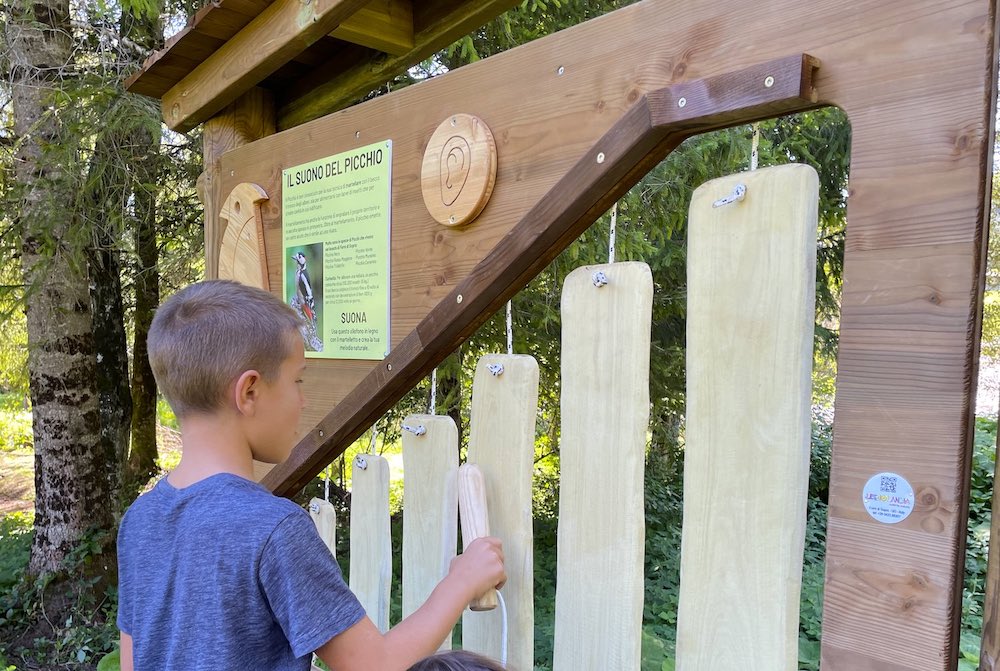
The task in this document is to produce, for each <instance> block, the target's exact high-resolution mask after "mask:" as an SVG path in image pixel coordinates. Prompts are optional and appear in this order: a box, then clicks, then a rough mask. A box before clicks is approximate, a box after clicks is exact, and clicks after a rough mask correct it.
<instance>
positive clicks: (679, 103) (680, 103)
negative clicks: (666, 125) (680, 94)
mask: <svg viewBox="0 0 1000 671" xmlns="http://www.w3.org/2000/svg"><path fill="white" fill-rule="evenodd" d="M687 104H688V99H687V98H681V99H680V100H678V101H677V106H678V107H684V106H685V105H687Z"/></svg>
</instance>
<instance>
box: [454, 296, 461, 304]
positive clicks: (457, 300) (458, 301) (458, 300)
mask: <svg viewBox="0 0 1000 671" xmlns="http://www.w3.org/2000/svg"><path fill="white" fill-rule="evenodd" d="M455 302H456V303H461V302H462V294H459V295H457V296H455Z"/></svg>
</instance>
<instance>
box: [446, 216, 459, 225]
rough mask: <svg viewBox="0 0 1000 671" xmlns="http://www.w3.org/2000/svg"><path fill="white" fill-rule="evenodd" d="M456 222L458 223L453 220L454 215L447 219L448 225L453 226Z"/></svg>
mask: <svg viewBox="0 0 1000 671" xmlns="http://www.w3.org/2000/svg"><path fill="white" fill-rule="evenodd" d="M456 221H458V220H457V219H455V215H454V214H453V215H451V216H450V217H448V223H449V224H454V223H455V222H456Z"/></svg>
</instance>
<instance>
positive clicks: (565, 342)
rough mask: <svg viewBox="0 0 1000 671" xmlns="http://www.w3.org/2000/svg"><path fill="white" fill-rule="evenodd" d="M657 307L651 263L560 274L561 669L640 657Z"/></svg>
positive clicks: (601, 669) (629, 665)
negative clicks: (646, 474) (652, 343)
mask: <svg viewBox="0 0 1000 671" xmlns="http://www.w3.org/2000/svg"><path fill="white" fill-rule="evenodd" d="M652 309H653V279H652V274H651V273H650V271H649V266H647V265H646V264H644V263H617V264H610V265H602V266H585V267H582V268H577V269H576V270H574V271H573V272H572V273H570V274H569V276H568V277H567V278H566V282H565V285H564V286H563V295H562V329H563V330H562V384H561V391H562V400H561V406H560V407H561V413H562V425H561V426H562V429H561V430H562V440H561V442H560V447H559V454H560V464H561V466H560V476H559V477H560V484H559V533H558V557H557V568H556V623H555V646H554V659H553V667H552V668H553V671H588V670H590V671H605V670H606V669H622V670H629V671H631V670H635V669H638V668H639V661H640V640H641V631H642V600H643V568H642V561H643V543H644V539H645V519H644V515H643V466H644V461H645V448H646V431H647V428H648V425H649V341H650V336H649V329H650V320H651V316H652Z"/></svg>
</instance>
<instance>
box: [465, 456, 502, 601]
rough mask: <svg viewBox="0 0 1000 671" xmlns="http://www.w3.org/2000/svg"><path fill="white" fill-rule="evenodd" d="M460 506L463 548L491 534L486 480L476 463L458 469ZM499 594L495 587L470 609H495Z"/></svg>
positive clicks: (478, 599) (479, 598)
mask: <svg viewBox="0 0 1000 671" xmlns="http://www.w3.org/2000/svg"><path fill="white" fill-rule="evenodd" d="M458 508H459V512H460V513H461V519H462V548H463V550H464V549H465V548H468V547H469V543H471V542H472V541H473V540H474V539H476V538H481V537H483V536H489V535H490V517H489V512H488V510H487V509H486V481H485V480H484V479H483V472H482V471H481V470H479V467H478V466H476V465H475V464H465V465H463V466H461V467H460V468H459V469H458ZM496 607H497V595H496V591H495V590H493V589H490V590H488V591H487V592H486V593H485V594H483V595H481V596H479V597H478V598H476V599H473V601H472V603H470V604H469V609H470V610H476V611H479V610H493V609H494V608H496Z"/></svg>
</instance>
